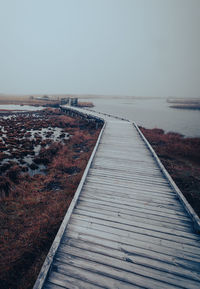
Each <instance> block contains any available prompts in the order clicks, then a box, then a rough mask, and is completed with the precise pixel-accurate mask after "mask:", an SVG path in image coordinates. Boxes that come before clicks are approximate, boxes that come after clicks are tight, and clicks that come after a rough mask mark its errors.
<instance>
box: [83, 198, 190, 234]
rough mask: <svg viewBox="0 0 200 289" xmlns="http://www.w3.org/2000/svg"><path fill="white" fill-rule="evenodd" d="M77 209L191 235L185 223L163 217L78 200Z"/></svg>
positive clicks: (188, 226)
mask: <svg viewBox="0 0 200 289" xmlns="http://www.w3.org/2000/svg"><path fill="white" fill-rule="evenodd" d="M78 208H79V209H82V210H86V211H89V212H96V213H101V214H103V215H106V216H107V217H108V219H109V216H113V217H121V218H122V219H127V220H134V221H137V222H142V223H145V224H153V225H155V226H161V225H162V227H163V228H169V229H174V230H177V231H181V232H183V233H184V232H188V233H190V234H191V233H193V231H192V229H191V225H187V224H186V223H183V224H177V223H175V222H173V219H167V218H165V217H163V218H161V217H158V216H154V215H149V214H145V213H143V214H142V213H140V214H138V213H137V212H135V211H131V212H130V211H127V210H124V209H123V208H115V207H110V206H109V204H107V206H106V205H102V204H98V203H97V204H96V203H92V202H87V201H82V200H79V202H78Z"/></svg>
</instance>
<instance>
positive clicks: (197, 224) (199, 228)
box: [133, 122, 200, 234]
mask: <svg viewBox="0 0 200 289" xmlns="http://www.w3.org/2000/svg"><path fill="white" fill-rule="evenodd" d="M133 125H134V126H135V128H136V129H137V131H138V133H139V135H140V136H141V138H142V139H143V141H144V142H145V144H146V146H147V147H148V149H149V150H150V152H151V154H152V155H153V157H154V159H155V160H156V162H157V164H158V166H159V168H160V170H161V171H162V173H163V174H164V176H165V177H166V179H167V180H168V182H169V184H170V186H171V187H172V188H173V190H174V191H175V192H176V194H177V196H178V198H179V200H180V201H181V203H182V204H183V206H184V208H185V210H186V211H187V213H188V214H189V215H190V217H191V219H192V221H193V226H194V229H195V231H196V232H197V233H198V234H200V219H199V217H198V216H197V214H196V213H195V211H194V209H193V208H192V207H191V205H190V204H189V203H188V201H187V200H186V198H185V197H184V195H183V193H182V192H181V191H180V189H179V188H178V186H177V185H176V183H175V182H174V181H173V179H172V177H171V176H170V175H169V173H168V172H167V170H166V169H165V167H164V166H163V164H162V162H161V161H160V159H159V157H158V156H157V154H156V152H155V151H154V149H153V148H152V146H151V145H150V143H149V142H148V140H147V139H146V138H145V136H144V135H143V133H142V132H141V130H140V129H139V127H138V126H137V124H136V123H135V122H133Z"/></svg>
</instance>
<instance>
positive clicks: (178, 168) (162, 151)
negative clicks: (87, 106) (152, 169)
mask: <svg viewBox="0 0 200 289" xmlns="http://www.w3.org/2000/svg"><path fill="white" fill-rule="evenodd" d="M140 129H141V131H142V132H143V134H144V135H145V137H146V138H147V139H148V141H149V142H150V143H151V145H152V147H153V148H154V150H155V151H156V153H157V155H158V156H159V158H160V159H161V161H162V163H163V165H164V166H165V168H166V169H167V170H168V172H169V174H170V175H171V176H172V178H173V179H174V181H175V183H176V184H177V186H178V187H179V188H180V190H181V191H182V193H183V194H184V196H185V197H186V199H187V200H188V202H189V203H190V204H191V206H192V207H193V208H194V210H195V211H196V213H197V214H198V215H199V216H200V138H184V137H183V136H182V135H180V134H178V133H172V132H169V133H164V131H163V130H161V129H157V128H156V129H146V128H140Z"/></svg>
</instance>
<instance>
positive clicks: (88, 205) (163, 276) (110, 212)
mask: <svg viewBox="0 0 200 289" xmlns="http://www.w3.org/2000/svg"><path fill="white" fill-rule="evenodd" d="M96 115H97V116H98V114H96ZM104 118H105V121H106V125H105V128H104V131H103V132H102V136H101V137H100V138H99V143H98V144H97V146H96V148H95V150H96V154H95V152H94V153H93V156H92V158H93V159H92V158H91V159H90V163H89V165H88V168H87V170H86V172H85V175H84V176H83V180H82V183H81V184H80V186H79V188H78V190H77V192H76V195H75V198H74V200H73V202H72V205H71V206H70V209H69V210H68V213H67V215H66V217H65V220H64V221H63V224H62V226H61V229H60V231H59V233H58V235H57V237H56V239H55V241H54V244H53V246H52V248H51V250H50V252H49V255H48V257H47V259H46V261H45V263H44V265H43V268H42V270H41V273H40V275H39V277H38V279H37V281H36V284H35V286H34V289H36V288H37V289H38V288H46V289H47V288H48V289H59V288H60V289H62V288H86V289H90V288H92V289H93V288H94V289H95V288H120V289H121V288H153V289H154V288H156V289H157V288H161V289H164V288H187V289H192V288H200V236H199V234H197V233H195V231H194V229H193V221H192V218H193V219H194V221H195V222H196V228H198V225H199V223H198V222H199V219H198V218H197V216H196V215H195V214H194V213H193V211H192V210H191V208H190V206H188V205H187V204H186V209H187V210H189V212H190V214H191V216H192V218H191V216H190V215H189V214H188V212H187V211H186V209H185V203H184V202H185V200H183V203H182V202H181V201H180V198H182V197H180V196H178V194H177V191H176V188H175V189H174V187H173V184H170V179H168V178H167V176H166V175H164V173H163V171H161V169H162V168H161V167H159V165H158V163H157V161H156V158H155V157H153V156H152V152H151V150H150V149H148V148H147V145H146V143H145V141H144V139H143V138H142V137H141V135H140V133H139V132H138V130H137V128H136V127H134V126H133V124H132V123H130V122H128V121H123V120H120V119H115V118H109V117H106V116H104ZM181 200H182V199H181Z"/></svg>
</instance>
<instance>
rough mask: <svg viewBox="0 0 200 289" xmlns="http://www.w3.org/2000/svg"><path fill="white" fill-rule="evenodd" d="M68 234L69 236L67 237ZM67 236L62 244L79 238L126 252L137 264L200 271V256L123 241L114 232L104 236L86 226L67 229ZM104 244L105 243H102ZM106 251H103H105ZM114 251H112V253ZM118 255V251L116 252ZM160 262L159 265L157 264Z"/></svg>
mask: <svg viewBox="0 0 200 289" xmlns="http://www.w3.org/2000/svg"><path fill="white" fill-rule="evenodd" d="M66 236H67V237H66ZM66 236H64V238H63V239H62V244H68V242H70V240H71V238H73V240H74V239H77V241H83V242H84V244H90V243H92V244H94V245H95V248H97V247H98V245H100V246H104V247H107V248H108V250H109V251H110V249H114V250H117V252H118V253H119V254H120V253H122V254H125V256H126V257H125V258H132V260H133V262H135V263H137V264H144V265H145V266H159V268H160V269H161V268H162V270H164V269H163V268H165V265H166V266H167V267H166V268H168V266H172V267H173V266H176V267H177V268H180V270H181V268H183V272H184V270H189V271H191V272H193V271H196V272H198V273H199V272H200V268H199V266H200V263H199V257H195V256H192V255H190V254H184V255H183V254H180V253H179V252H175V254H174V253H173V251H169V250H167V251H166V250H165V251H164V252H163V251H160V252H158V251H156V249H155V247H154V248H153V247H151V248H149V247H148V248H143V247H142V246H140V245H138V244H137V242H136V243H134V244H130V243H127V242H125V243H124V242H123V241H121V240H120V239H118V238H116V236H113V234H109V233H108V234H104V236H103V237H102V233H101V232H99V231H95V230H90V231H88V232H87V231H86V230H85V228H83V230H81V231H80V232H78V231H76V230H73V229H70V230H67V232H66ZM102 244H103V245H102ZM103 252H104V251H102V253H103ZM111 252H112V251H110V253H111ZM115 256H116V253H115ZM157 262H159V265H157V264H158V263H157ZM160 262H161V264H160Z"/></svg>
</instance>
